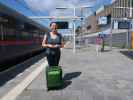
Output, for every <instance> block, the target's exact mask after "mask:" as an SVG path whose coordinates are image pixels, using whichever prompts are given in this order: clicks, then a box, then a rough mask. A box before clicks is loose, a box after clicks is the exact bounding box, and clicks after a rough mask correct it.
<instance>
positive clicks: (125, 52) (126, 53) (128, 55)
mask: <svg viewBox="0 0 133 100" xmlns="http://www.w3.org/2000/svg"><path fill="white" fill-rule="evenodd" d="M120 53H122V54H123V55H125V56H126V57H128V58H130V59H133V51H120Z"/></svg>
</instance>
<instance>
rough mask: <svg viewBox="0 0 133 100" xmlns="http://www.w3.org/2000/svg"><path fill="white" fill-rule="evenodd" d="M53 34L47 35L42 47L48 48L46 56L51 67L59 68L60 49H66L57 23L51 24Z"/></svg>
mask: <svg viewBox="0 0 133 100" xmlns="http://www.w3.org/2000/svg"><path fill="white" fill-rule="evenodd" d="M50 28H51V32H49V33H48V34H45V36H44V39H43V42H42V46H43V47H46V48H47V49H46V55H47V61H48V64H49V66H58V64H59V60H60V55H61V51H60V48H63V47H64V41H63V38H62V36H61V34H59V33H58V32H57V24H56V23H55V22H52V23H50Z"/></svg>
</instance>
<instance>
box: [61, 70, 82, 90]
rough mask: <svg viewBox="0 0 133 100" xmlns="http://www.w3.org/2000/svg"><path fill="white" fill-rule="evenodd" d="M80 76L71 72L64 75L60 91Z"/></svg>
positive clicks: (78, 73)
mask: <svg viewBox="0 0 133 100" xmlns="http://www.w3.org/2000/svg"><path fill="white" fill-rule="evenodd" d="M80 74H81V72H71V73H67V74H65V75H64V77H63V81H64V85H63V87H62V88H61V89H64V88H66V87H67V86H69V85H70V84H71V83H72V79H73V78H76V77H78V76H80Z"/></svg>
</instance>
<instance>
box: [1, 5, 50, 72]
mask: <svg viewBox="0 0 133 100" xmlns="http://www.w3.org/2000/svg"><path fill="white" fill-rule="evenodd" d="M47 32H49V28H47V27H46V26H44V25H41V24H39V23H38V22H36V21H34V20H32V19H30V18H28V17H27V16H25V15H23V14H21V13H20V12H17V11H15V10H13V9H11V8H9V7H8V6H5V5H3V4H1V3H0V71H1V70H4V69H5V68H6V67H9V66H11V65H10V63H13V62H16V61H17V60H18V59H21V58H22V57H24V56H28V55H29V56H31V55H32V54H33V53H37V52H39V51H42V50H44V49H45V48H43V47H42V45H41V44H42V40H43V37H44V34H45V33H47ZM7 64H8V65H7Z"/></svg>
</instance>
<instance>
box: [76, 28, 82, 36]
mask: <svg viewBox="0 0 133 100" xmlns="http://www.w3.org/2000/svg"><path fill="white" fill-rule="evenodd" d="M75 32H76V33H77V35H79V34H80V33H81V26H78V27H77V28H76V30H75Z"/></svg>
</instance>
